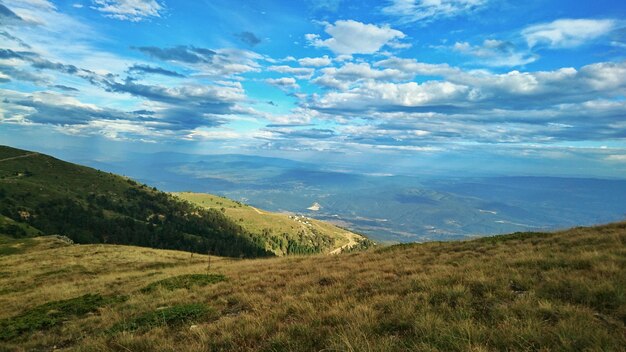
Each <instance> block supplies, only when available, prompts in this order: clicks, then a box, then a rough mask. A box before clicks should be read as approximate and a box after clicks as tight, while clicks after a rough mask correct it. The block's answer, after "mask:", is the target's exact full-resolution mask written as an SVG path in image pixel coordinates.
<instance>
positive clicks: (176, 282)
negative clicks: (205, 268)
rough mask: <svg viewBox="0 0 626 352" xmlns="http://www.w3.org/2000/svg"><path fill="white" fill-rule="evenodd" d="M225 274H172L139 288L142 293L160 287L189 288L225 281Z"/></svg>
mask: <svg viewBox="0 0 626 352" xmlns="http://www.w3.org/2000/svg"><path fill="white" fill-rule="evenodd" d="M225 280H226V276H224V275H222V274H189V275H180V276H174V277H170V278H167V279H163V280H159V281H156V282H153V283H151V284H149V285H148V286H146V287H144V288H142V289H141V292H142V293H150V292H154V291H156V290H157V289H158V288H159V287H162V288H164V289H166V290H168V291H174V290H177V289H180V288H185V289H190V288H192V287H194V286H206V285H209V284H214V283H217V282H220V281H225Z"/></svg>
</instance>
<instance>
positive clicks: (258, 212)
mask: <svg viewBox="0 0 626 352" xmlns="http://www.w3.org/2000/svg"><path fill="white" fill-rule="evenodd" d="M250 208H252V209H254V211H256V212H257V214H261V215H263V214H265V213H264V212H262V211H260V210H259V209H257V208H255V207H253V206H250Z"/></svg>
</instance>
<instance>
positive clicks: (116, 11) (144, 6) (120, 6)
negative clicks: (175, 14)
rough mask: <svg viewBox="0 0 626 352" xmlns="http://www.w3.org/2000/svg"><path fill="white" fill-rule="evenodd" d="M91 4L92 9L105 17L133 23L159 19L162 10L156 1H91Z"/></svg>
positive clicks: (161, 6)
mask: <svg viewBox="0 0 626 352" xmlns="http://www.w3.org/2000/svg"><path fill="white" fill-rule="evenodd" d="M93 3H94V5H95V6H94V7H93V8H94V9H96V10H98V11H100V12H103V13H104V14H105V16H107V17H111V18H115V19H118V20H126V21H133V22H138V21H142V20H144V19H146V18H148V17H161V12H162V11H163V10H164V7H163V5H161V4H160V3H159V2H158V1H157V0H93Z"/></svg>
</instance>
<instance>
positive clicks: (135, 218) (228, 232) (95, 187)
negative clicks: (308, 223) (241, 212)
mask: <svg viewBox="0 0 626 352" xmlns="http://www.w3.org/2000/svg"><path fill="white" fill-rule="evenodd" d="M0 233H4V234H7V235H11V236H13V237H28V236H33V235H52V234H60V235H65V236H68V237H70V238H71V239H72V240H74V241H76V242H78V243H117V244H133V245H140V246H146V247H154V248H170V249H181V250H188V251H196V252H203V253H206V252H207V251H210V252H211V253H214V254H219V255H225V256H237V257H239V256H245V257H258V256H267V255H272V254H271V253H270V252H267V251H265V250H264V249H263V247H264V244H263V243H259V242H258V241H255V238H253V237H252V236H250V234H248V233H247V232H246V231H245V230H244V229H243V228H241V226H239V225H238V224H236V223H234V222H233V221H231V220H229V219H228V218H227V217H226V216H224V214H222V213H221V212H219V211H216V210H211V209H202V208H199V207H197V206H193V205H191V204H189V203H187V202H182V201H180V200H179V199H177V198H174V197H172V196H171V195H169V194H167V193H164V192H160V191H158V190H157V189H156V188H150V187H148V186H146V185H141V184H138V183H137V182H135V181H133V180H131V179H128V178H125V177H122V176H118V175H114V174H111V173H106V172H102V171H99V170H95V169H92V168H89V167H85V166H81V165H76V164H72V163H68V162H65V161H62V160H59V159H56V158H53V157H51V156H48V155H44V154H40V153H34V152H29V151H25V150H19V149H15V148H10V147H5V146H0Z"/></svg>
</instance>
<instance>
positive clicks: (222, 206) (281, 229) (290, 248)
mask: <svg viewBox="0 0 626 352" xmlns="http://www.w3.org/2000/svg"><path fill="white" fill-rule="evenodd" d="M174 195H176V196H177V197H179V198H181V199H184V200H187V201H189V202H192V203H194V204H196V205H198V206H201V207H204V208H207V209H215V210H220V211H222V212H223V213H224V214H225V215H226V216H227V217H229V218H230V219H231V220H233V221H235V222H236V223H238V224H239V225H241V226H242V227H243V228H244V229H246V230H247V231H248V232H249V233H251V234H253V235H254V236H256V237H261V238H263V239H264V241H265V243H266V244H267V247H266V249H267V250H270V251H272V252H274V253H275V254H277V255H286V254H302V253H332V254H335V253H338V252H340V251H341V250H350V249H355V248H364V247H368V246H370V245H371V244H372V243H371V241H369V240H368V239H367V238H365V237H363V236H361V235H357V234H355V233H353V232H350V231H348V230H344V229H341V228H339V227H337V226H334V225H332V224H330V223H328V222H324V221H319V220H315V219H312V218H309V217H306V216H303V215H296V214H283V213H272V212H268V211H265V210H260V209H257V208H254V207H252V206H249V205H245V204H242V203H241V202H237V201H233V200H231V199H228V198H225V197H220V196H215V195H212V194H206V193H189V192H181V193H174Z"/></svg>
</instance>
